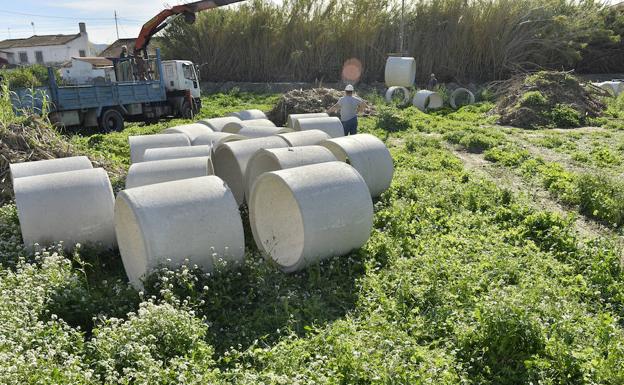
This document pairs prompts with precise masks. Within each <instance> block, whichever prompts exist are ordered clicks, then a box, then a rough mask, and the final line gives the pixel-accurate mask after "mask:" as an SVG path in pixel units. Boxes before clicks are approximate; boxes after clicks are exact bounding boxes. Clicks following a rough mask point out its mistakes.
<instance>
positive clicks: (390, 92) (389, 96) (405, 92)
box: [386, 86, 410, 106]
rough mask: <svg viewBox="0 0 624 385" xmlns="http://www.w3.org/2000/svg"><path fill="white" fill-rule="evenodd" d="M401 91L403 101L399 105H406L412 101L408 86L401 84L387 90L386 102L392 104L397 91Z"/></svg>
mask: <svg viewBox="0 0 624 385" xmlns="http://www.w3.org/2000/svg"><path fill="white" fill-rule="evenodd" d="M397 92H401V93H402V94H403V101H402V102H401V103H399V106H406V105H408V104H409V102H410V92H409V90H408V89H407V88H405V87H401V86H393V87H390V88H388V90H387V91H386V103H388V104H390V103H392V101H393V96H394V94H395V93H397Z"/></svg>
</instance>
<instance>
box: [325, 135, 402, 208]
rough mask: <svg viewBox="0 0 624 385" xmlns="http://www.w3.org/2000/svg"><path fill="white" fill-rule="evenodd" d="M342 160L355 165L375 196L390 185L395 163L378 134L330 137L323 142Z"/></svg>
mask: <svg viewBox="0 0 624 385" xmlns="http://www.w3.org/2000/svg"><path fill="white" fill-rule="evenodd" d="M321 146H325V147H327V148H328V149H329V150H331V152H333V153H334V155H335V156H336V158H337V159H338V160H340V161H343V162H347V163H349V164H350V165H351V166H353V167H354V168H355V169H356V170H357V171H358V172H359V173H360V174H361V175H362V177H363V178H364V180H365V181H366V184H367V185H368V188H369V190H370V194H371V196H373V197H377V196H379V195H381V194H382V193H383V192H384V191H386V190H387V189H388V187H390V183H392V175H393V174H394V165H393V163H392V156H391V155H390V151H388V148H387V147H386V145H385V144H384V143H383V142H382V141H381V140H379V138H377V137H376V136H373V135H370V134H357V135H351V136H345V137H342V138H334V139H329V140H326V141H324V142H322V143H321Z"/></svg>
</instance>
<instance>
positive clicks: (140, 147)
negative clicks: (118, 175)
mask: <svg viewBox="0 0 624 385" xmlns="http://www.w3.org/2000/svg"><path fill="white" fill-rule="evenodd" d="M128 142H129V143H130V161H131V162H132V163H138V162H142V161H143V154H144V153H145V150H147V149H150V148H162V147H184V146H190V145H191V141H190V140H189V138H188V136H186V135H185V134H159V135H141V136H130V137H129V138H128Z"/></svg>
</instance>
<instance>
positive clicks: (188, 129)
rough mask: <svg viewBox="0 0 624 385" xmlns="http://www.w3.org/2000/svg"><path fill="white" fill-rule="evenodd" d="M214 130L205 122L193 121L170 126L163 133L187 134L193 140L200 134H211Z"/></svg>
mask: <svg viewBox="0 0 624 385" xmlns="http://www.w3.org/2000/svg"><path fill="white" fill-rule="evenodd" d="M211 132H213V131H212V129H211V128H210V127H208V126H206V125H205V124H201V123H192V124H183V125H181V126H175V127H170V128H167V129H166V130H164V131H163V132H162V133H163V134H185V135H186V136H188V138H189V140H190V141H191V142H192V141H193V140H195V138H197V137H198V136H200V135H204V134H209V133H211Z"/></svg>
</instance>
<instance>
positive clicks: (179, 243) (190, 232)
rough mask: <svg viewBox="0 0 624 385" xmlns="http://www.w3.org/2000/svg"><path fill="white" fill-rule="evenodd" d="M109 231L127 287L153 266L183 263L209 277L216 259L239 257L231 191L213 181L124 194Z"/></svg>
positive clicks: (155, 186)
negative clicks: (116, 245)
mask: <svg viewBox="0 0 624 385" xmlns="http://www.w3.org/2000/svg"><path fill="white" fill-rule="evenodd" d="M115 232H116V233H117V240H118V243H119V251H120V252H121V258H122V261H123V265H124V268H125V270H126V274H127V275H128V279H129V280H130V283H131V284H132V285H133V286H134V287H135V288H137V289H140V288H141V286H142V282H141V278H143V277H144V276H145V275H146V274H148V273H149V272H150V271H152V270H153V269H154V268H156V267H158V266H159V265H166V266H168V267H171V268H176V267H179V266H180V265H182V264H184V263H185V262H186V260H187V259H188V262H187V263H188V264H189V265H191V266H192V265H197V266H199V267H200V268H201V269H202V270H204V271H206V272H210V271H212V270H213V268H214V263H215V262H216V260H217V258H218V259H222V260H224V261H227V262H228V263H240V262H242V261H243V258H244V252H245V247H244V241H245V240H244V235H243V224H242V221H241V218H240V214H239V212H238V205H237V204H236V201H235V200H234V197H233V196H232V192H231V191H230V190H229V189H228V188H227V186H226V185H225V183H223V181H222V180H221V179H219V178H217V177H216V176H204V177H200V178H191V179H184V180H177V181H172V182H165V183H159V184H153V185H149V186H143V187H137V188H131V189H128V190H124V191H122V192H120V193H119V195H118V196H117V201H116V202H115Z"/></svg>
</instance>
